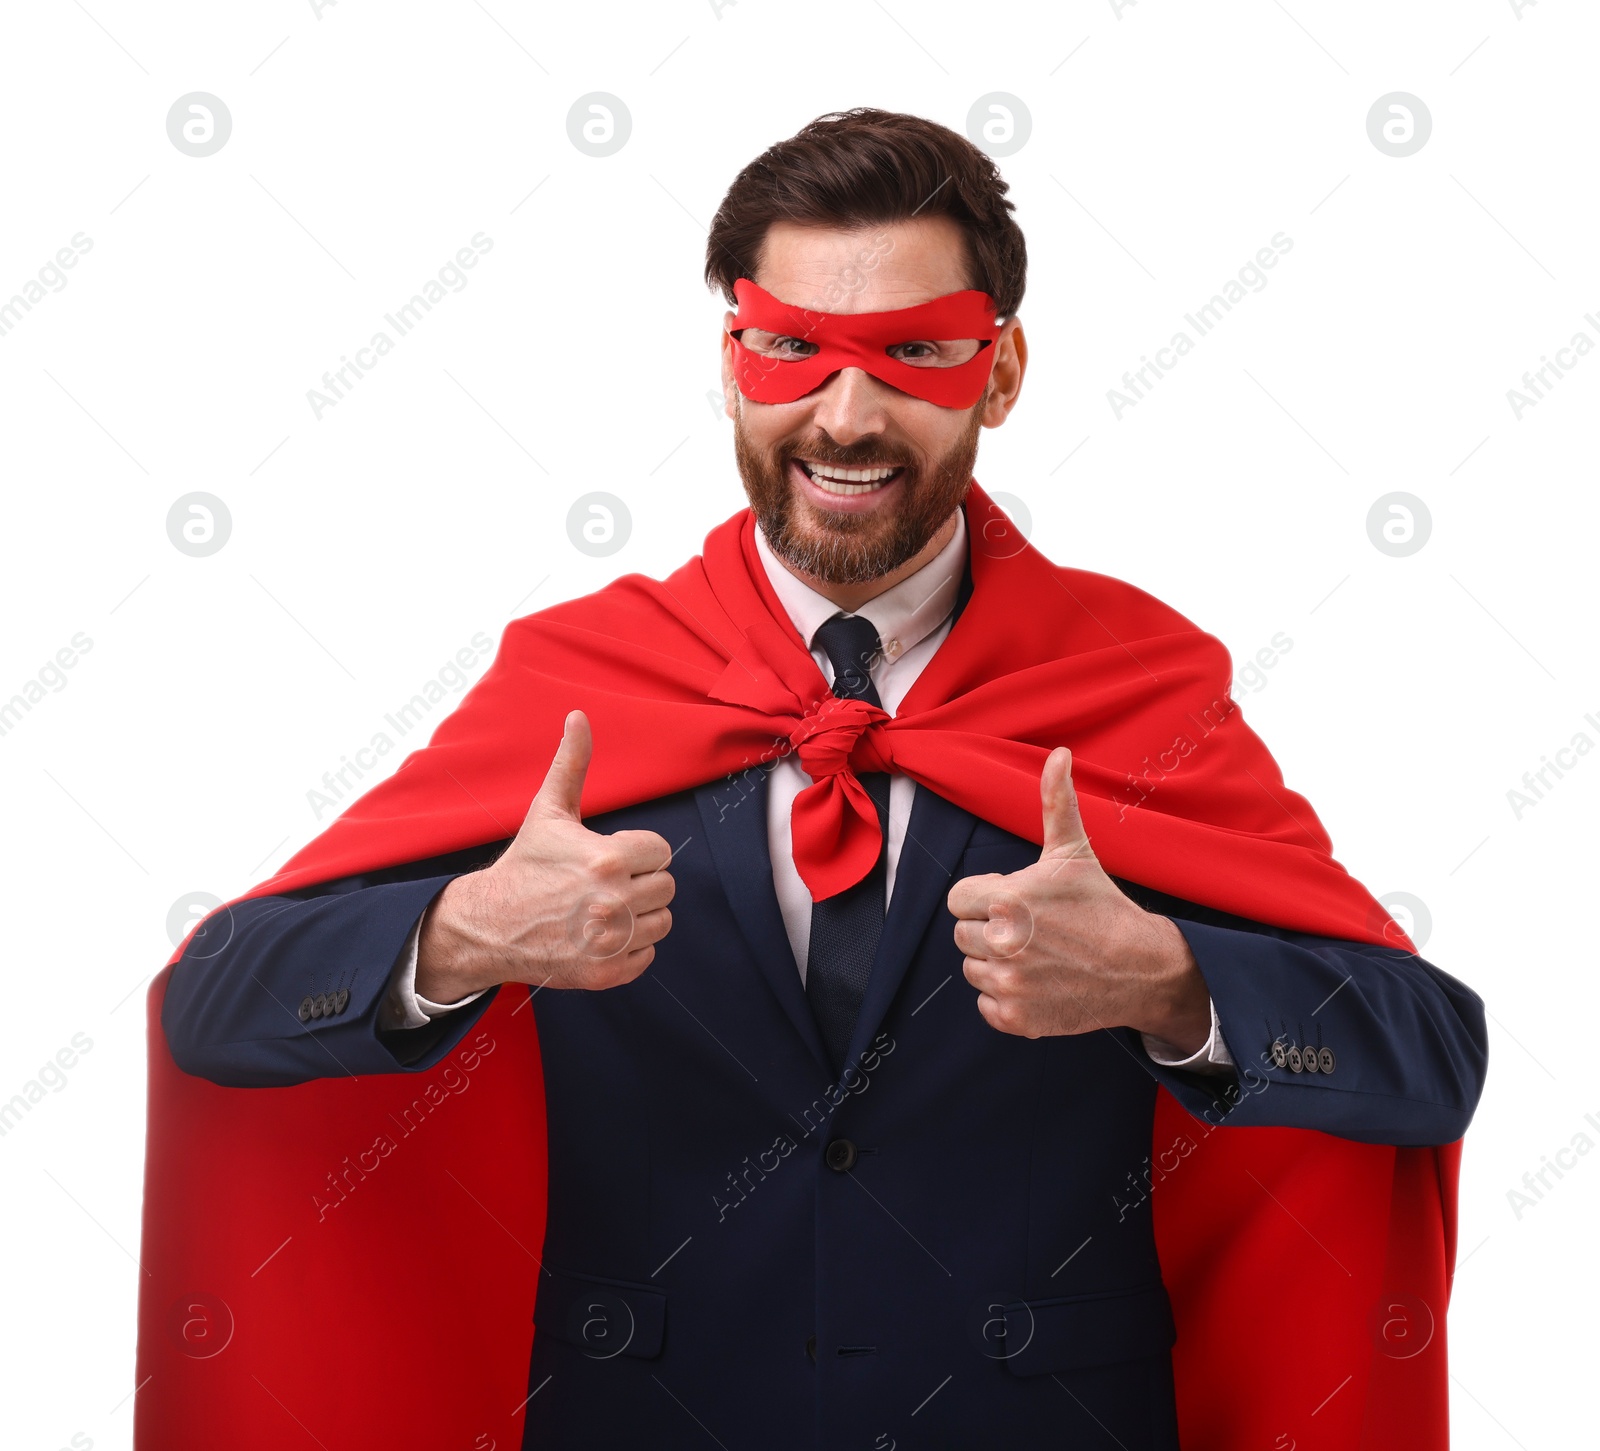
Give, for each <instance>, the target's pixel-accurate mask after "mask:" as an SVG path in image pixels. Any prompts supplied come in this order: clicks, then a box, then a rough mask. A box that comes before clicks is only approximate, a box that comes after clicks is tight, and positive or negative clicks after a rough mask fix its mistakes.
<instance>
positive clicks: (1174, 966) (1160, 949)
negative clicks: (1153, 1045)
mask: <svg viewBox="0 0 1600 1451" xmlns="http://www.w3.org/2000/svg"><path fill="white" fill-rule="evenodd" d="M1147 915H1148V916H1149V919H1150V921H1149V924H1148V925H1149V927H1150V929H1151V930H1150V940H1149V946H1148V949H1147V950H1148V952H1149V977H1148V979H1147V980H1148V981H1149V983H1150V992H1149V994H1148V999H1147V1003H1146V1005H1145V1012H1144V1013H1143V1014H1142V1018H1143V1021H1141V1022H1138V1023H1135V1024H1131V1025H1130V1026H1133V1027H1135V1028H1137V1029H1138V1031H1140V1032H1141V1033H1148V1034H1149V1035H1150V1036H1151V1037H1152V1038H1159V1039H1160V1040H1161V1041H1162V1042H1164V1043H1170V1044H1171V1045H1172V1046H1173V1047H1174V1048H1177V1049H1179V1050H1180V1051H1181V1052H1183V1053H1184V1054H1185V1055H1190V1054H1194V1053H1198V1052H1199V1051H1200V1049H1201V1048H1203V1047H1204V1046H1205V1044H1206V1042H1207V1040H1208V1039H1209V1038H1210V1037H1211V990H1210V989H1209V988H1208V987H1207V986H1206V980H1205V978H1204V977H1203V976H1202V975H1201V972H1200V965H1199V963H1197V962H1196V961H1195V957H1194V953H1193V952H1192V951H1190V948H1189V943H1188V940H1187V939H1186V938H1185V937H1184V935H1183V933H1182V932H1181V931H1180V930H1179V929H1178V925H1177V924H1176V923H1175V922H1174V921H1173V920H1172V919H1171V918H1170V917H1163V916H1160V915H1158V914H1156V913H1149V914H1147Z"/></svg>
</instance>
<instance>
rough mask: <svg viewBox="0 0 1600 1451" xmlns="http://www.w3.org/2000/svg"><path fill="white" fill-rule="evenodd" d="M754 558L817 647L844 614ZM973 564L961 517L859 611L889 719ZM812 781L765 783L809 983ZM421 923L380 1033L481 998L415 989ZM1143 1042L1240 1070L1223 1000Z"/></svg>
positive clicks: (898, 793)
mask: <svg viewBox="0 0 1600 1451" xmlns="http://www.w3.org/2000/svg"><path fill="white" fill-rule="evenodd" d="M756 552H757V553H758V554H759V555H760V556H761V563H762V565H763V566H764V567H765V569H766V572H767V578H768V580H769V581H770V582H771V584H772V588H773V591H774V592H775V593H776V594H777V596H778V600H779V603H781V604H782V605H783V607H784V610H785V611H786V612H787V613H788V616H789V618H790V619H791V620H792V621H793V622H794V626H795V629H796V630H797V631H798V632H799V634H800V638H801V639H802V640H804V641H806V642H807V644H808V645H810V644H811V641H812V639H813V637H814V636H815V635H816V632H817V629H818V627H819V626H821V625H822V624H823V623H825V622H826V621H828V620H830V619H832V618H833V616H835V615H837V614H839V613H840V609H839V607H838V605H836V604H834V603H833V601H832V600H830V599H828V598H827V597H826V596H824V595H820V594H818V593H817V592H816V591H815V590H814V589H812V588H810V586H808V585H806V584H804V583H802V582H801V581H800V580H799V579H797V578H796V577H795V576H794V575H793V574H791V573H790V572H789V571H788V570H787V569H786V568H785V567H784V566H783V564H782V562H781V561H780V560H779V559H778V558H777V556H776V555H775V554H773V552H772V550H771V548H770V547H769V546H768V544H767V541H766V537H765V536H764V535H763V534H762V533H761V531H760V529H759V528H758V529H757V530H756ZM966 559H967V527H966V519H965V517H964V515H963V514H962V512H961V511H960V510H958V511H957V512H956V530H955V534H954V535H953V536H952V538H951V540H950V542H949V543H948V544H947V545H945V547H944V548H943V549H941V550H940V551H939V553H938V554H936V555H935V556H934V557H933V558H932V559H930V560H929V561H928V563H927V564H925V565H923V566H922V568H921V569H919V570H918V571H917V572H916V573H915V574H912V575H909V576H907V577H906V578H905V579H903V580H901V581H900V583H899V584H897V585H895V586H894V587H893V588H891V589H887V590H885V591H884V592H883V593H882V594H880V595H878V596H876V597H875V598H873V599H871V600H868V601H867V603H866V604H864V605H862V606H861V608H860V609H859V610H857V611H855V613H856V614H858V615H860V616H862V617H863V618H864V619H866V620H869V621H870V622H871V623H872V626H873V628H874V629H876V630H877V632H878V638H879V640H880V641H881V642H882V645H883V649H882V653H881V654H880V655H879V657H878V659H877V661H876V663H875V664H874V665H873V667H872V670H871V675H872V683H873V684H874V685H875V686H876V687H877V689H878V698H879V699H880V700H881V701H882V702H883V708H884V709H885V710H886V711H888V712H889V714H890V715H894V714H895V713H896V712H897V711H898V710H899V707H900V702H901V701H902V700H904V699H905V697H906V694H907V692H909V691H910V689H911V687H912V686H913V685H914V684H915V683H916V680H917V677H918V676H919V675H921V674H922V671H923V669H924V667H926V665H927V663H928V662H929V661H930V660H931V659H932V658H933V656H934V652H935V651H937V650H938V648H939V646H940V645H942V644H943V643H944V639H945V636H946V635H948V634H949V633H950V626H951V624H952V620H951V612H952V611H953V610H954V608H955V601H956V594H957V592H958V591H959V590H960V587H961V576H962V572H963V570H964V568H965V565H966ZM811 658H812V659H813V660H815V661H816V662H817V667H818V668H819V669H820V670H821V671H822V675H823V678H824V679H825V680H826V681H828V683H829V684H830V685H831V684H832V683H833V664H832V662H831V661H830V660H829V659H828V657H827V654H826V652H824V651H823V650H822V649H821V648H820V646H814V645H813V646H812V648H811ZM810 784H811V777H810V776H808V775H807V774H806V772H805V771H804V770H803V769H802V768H801V765H800V758H799V754H798V753H790V754H789V755H786V756H782V757H780V758H779V759H778V760H777V761H776V762H775V763H774V764H773V766H772V768H771V773H770V776H769V778H768V783H767V848H768V851H769V852H770V854H771V857H772V885H773V888H774V890H775V891H776V893H777V897H778V907H779V910H780V911H781V912H782V914H783V925H784V929H785V931H786V932H787V933H788V937H789V945H790V947H791V948H792V949H793V952H794V960H795V966H796V967H797V968H798V970H799V973H800V981H801V982H802V983H804V982H805V977H806V958H807V955H808V951H809V948H810V943H811V907H812V902H811V893H810V892H809V891H808V890H807V889H806V885H805V883H804V882H803V881H802V880H801V879H800V873H799V871H798V869H797V868H796V867H795V864H794V848H793V845H792V843H791V840H790V836H789V817H790V813H791V810H792V808H793V806H794V799H795V797H796V796H798V795H799V794H800V792H801V791H803V790H804V789H805V788H806V787H807V786H809V785H810ZM915 791H916V782H914V781H913V780H912V779H911V778H910V777H909V776H901V775H898V774H892V775H891V776H890V777H889V831H888V841H887V844H886V845H887V855H888V862H887V868H888V871H887V880H886V882H885V885H884V905H885V910H887V906H888V901H889V898H890V897H892V896H893V894H894V881H895V868H896V867H897V866H898V865H899V861H900V848H901V846H902V845H903V843H904V842H905V837H906V827H907V824H908V823H909V821H910V819H911V801H912V797H913V796H914V795H915ZM421 925H422V924H421V921H420V919H419V921H418V923H417V925H416V926H415V927H413V928H412V930H411V935H410V937H409V938H408V939H407V942H406V946H405V948H404V950H403V951H402V953H401V956H400V961H399V962H398V963H397V965H396V969H395V974H394V979H393V982H392V985H391V987H390V990H389V992H388V994H387V996H386V997H385V999H384V1002H383V1004H382V1006H381V1008H380V1010H379V1026H380V1027H384V1028H420V1027H422V1026H423V1025H424V1024H426V1023H427V1022H428V1021H430V1020H431V1019H432V1018H435V1017H437V1016H438V1015H439V1014H441V1013H447V1012H450V1011H452V1010H453V1009H455V1008H459V1007H464V1006H465V1005H466V1004H467V1003H470V1002H472V1001H473V1000H474V999H476V998H478V997H480V996H481V994H480V993H473V994H471V996H469V997H464V998H462V999H461V1000H460V1001H459V1002H454V1003H433V1002H429V1001H428V1000H427V999H426V998H424V997H421V996H419V995H418V993H417V991H416V985H415V984H416V974H417V939H418V935H419V933H420V930H421ZM1140 1036H1141V1037H1142V1039H1143V1041H1144V1048H1145V1051H1146V1052H1147V1053H1148V1054H1149V1055H1150V1057H1151V1058H1152V1059H1153V1060H1154V1061H1155V1062H1157V1063H1160V1064H1163V1065H1164V1066H1167V1067H1173V1068H1188V1069H1191V1070H1194V1071H1197V1072H1227V1071H1228V1069H1229V1068H1231V1067H1232V1066H1233V1058H1232V1055H1231V1054H1229V1052H1228V1046H1227V1044H1226V1043H1225V1042H1224V1041H1223V1038H1222V1030H1221V1028H1220V1026H1219V1025H1218V1022H1217V1009H1216V1004H1215V1003H1213V1004H1212V1006H1211V1034H1210V1037H1209V1038H1208V1039H1207V1040H1206V1042H1205V1043H1204V1045H1202V1047H1201V1048H1200V1049H1198V1050H1197V1051H1196V1052H1195V1053H1192V1054H1189V1055H1187V1056H1185V1055H1184V1054H1183V1053H1182V1052H1181V1051H1179V1050H1178V1049H1176V1048H1175V1047H1174V1046H1173V1045H1172V1044H1170V1043H1165V1042H1163V1041H1162V1040H1161V1039H1159V1038H1154V1037H1152V1036H1151V1035H1150V1034H1148V1033H1144V1034H1141V1035H1140Z"/></svg>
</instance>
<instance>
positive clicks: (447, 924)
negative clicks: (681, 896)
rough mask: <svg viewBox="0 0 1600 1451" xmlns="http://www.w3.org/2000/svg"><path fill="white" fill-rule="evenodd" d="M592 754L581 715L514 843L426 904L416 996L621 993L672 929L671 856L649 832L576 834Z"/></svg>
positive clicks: (439, 999) (574, 716)
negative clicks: (512, 986)
mask: <svg viewBox="0 0 1600 1451" xmlns="http://www.w3.org/2000/svg"><path fill="white" fill-rule="evenodd" d="M592 751H593V742H592V739H591V737H590V733H589V721H588V717H586V716H585V715H584V714H583V712H582V711H579V710H575V711H572V712H571V713H569V714H568V716H567V719H566V726H565V729H564V731H563V733H562V736H561V745H560V747H559V748H558V749H557V751H556V755H555V759H554V760H553V761H552V762H551V763H550V769H549V771H548V772H547V773H546V775H545V778H544V784H543V785H542V786H540V788H539V793H538V795H536V796H535V797H534V798H533V803H532V805H530V806H529V807H528V815H527V818H526V819H525V820H524V821H523V823H522V829H521V830H520V831H519V832H518V833H517V835H516V839H515V840H514V841H513V842H512V843H511V845H510V846H509V847H508V848H507V849H506V851H505V853H504V854H503V855H502V856H501V857H500V858H499V860H498V861H496V862H495V863H494V865H493V866H490V867H485V868H484V869H483V870H482V871H476V872H469V873H467V874H466V875H465V876H461V877H457V878H456V879H455V881H453V882H451V883H450V885H449V886H447V887H446V888H445V889H444V891H443V892H441V893H440V894H439V896H438V897H437V898H435V899H434V902H433V905H432V906H431V907H430V908H429V910H428V912H427V915H426V917H425V918H424V920H423V924H422V932H421V934H420V937H419V940H418V945H417V978H416V989H417V992H418V993H419V994H420V995H421V996H422V997H424V998H427V999H428V1000H429V1001H430V1002H435V1003H452V1002H455V1001H456V1000H457V999H459V998H463V997H465V996H467V995H468V994H469V993H473V992H477V991H479V990H480V989H483V988H489V987H493V986H495V985H496V984H497V983H502V982H525V983H531V984H533V985H534V986H535V987H552V988H589V989H595V988H608V987H618V986H620V985H621V984H623V983H627V982H632V981H633V980H634V978H636V977H638V976H639V974H640V973H641V972H643V971H644V970H645V968H647V967H648V966H649V965H650V962H651V959H652V958H653V957H654V956H655V944H656V943H657V942H659V941H660V940H661V939H662V938H663V937H665V936H666V935H667V931H668V929H669V928H670V927H671V926H672V914H671V912H669V911H668V910H667V903H669V902H670V901H671V900H672V894H673V890H674V884H673V880H672V874H671V873H670V872H669V871H668V870H667V867H668V865H669V863H670V862H671V860H672V848H671V846H670V845H669V844H668V842H667V839H666V838H665V837H664V836H660V835H658V834H657V833H656V832H653V831H618V832H613V833H612V834H611V835H609V836H607V835H602V834H601V833H600V832H596V831H590V830H589V829H588V827H586V826H585V825H584V824H583V821H582V818H581V815H580V812H579V798H580V797H581V796H582V794H583V778H584V774H585V772H586V771H587V770H588V768H589V757H590V754H591V753H592Z"/></svg>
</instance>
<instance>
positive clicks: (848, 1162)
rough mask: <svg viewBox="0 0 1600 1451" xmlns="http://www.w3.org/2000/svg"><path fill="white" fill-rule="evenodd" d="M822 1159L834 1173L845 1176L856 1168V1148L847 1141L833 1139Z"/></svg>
mask: <svg viewBox="0 0 1600 1451" xmlns="http://www.w3.org/2000/svg"><path fill="white" fill-rule="evenodd" d="M822 1158H823V1162H824V1163H826V1164H827V1166H828V1167H829V1168H830V1169H832V1170H833V1171H834V1173H836V1174H847V1173H849V1171H850V1170H851V1169H853V1168H855V1166H856V1146H855V1145H854V1144H852V1143H851V1142H850V1140H849V1139H834V1140H833V1141H832V1142H831V1143H829V1145H828V1147H827V1149H826V1150H825V1151H824V1153H823V1156H822Z"/></svg>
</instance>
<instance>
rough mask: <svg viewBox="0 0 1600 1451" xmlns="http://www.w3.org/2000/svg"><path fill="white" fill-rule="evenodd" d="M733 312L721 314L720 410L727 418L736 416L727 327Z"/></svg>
mask: <svg viewBox="0 0 1600 1451" xmlns="http://www.w3.org/2000/svg"><path fill="white" fill-rule="evenodd" d="M733 322H734V314H733V313H731V312H725V313H723V314H722V411H723V412H724V413H725V414H727V416H728V417H729V418H734V417H736V416H737V409H738V407H739V404H738V401H737V399H738V387H739V385H738V384H737V383H735V382H734V378H733V337H732V335H731V334H730V333H729V332H728V329H729V328H730V327H732V326H733Z"/></svg>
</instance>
